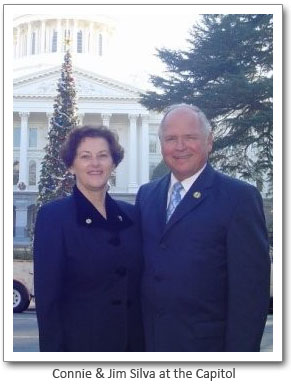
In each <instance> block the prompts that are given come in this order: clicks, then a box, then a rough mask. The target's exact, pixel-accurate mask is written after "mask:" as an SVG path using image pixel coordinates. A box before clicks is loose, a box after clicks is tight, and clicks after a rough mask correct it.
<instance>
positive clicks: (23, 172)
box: [18, 112, 29, 190]
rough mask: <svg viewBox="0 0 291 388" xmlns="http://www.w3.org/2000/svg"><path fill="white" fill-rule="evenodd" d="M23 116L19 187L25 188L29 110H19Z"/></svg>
mask: <svg viewBox="0 0 291 388" xmlns="http://www.w3.org/2000/svg"><path fill="white" fill-rule="evenodd" d="M19 116H20V118H21V132H20V158H19V182H18V188H19V189H20V190H25V188H26V186H27V145H28V116H29V113H28V112H19Z"/></svg>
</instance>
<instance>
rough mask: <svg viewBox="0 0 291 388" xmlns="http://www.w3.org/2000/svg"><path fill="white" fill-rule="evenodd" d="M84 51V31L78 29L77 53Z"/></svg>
mask: <svg viewBox="0 0 291 388" xmlns="http://www.w3.org/2000/svg"><path fill="white" fill-rule="evenodd" d="M82 51H83V33H82V31H78V33H77V53H81V52H82Z"/></svg>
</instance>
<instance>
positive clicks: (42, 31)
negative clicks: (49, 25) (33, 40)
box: [40, 20, 45, 54]
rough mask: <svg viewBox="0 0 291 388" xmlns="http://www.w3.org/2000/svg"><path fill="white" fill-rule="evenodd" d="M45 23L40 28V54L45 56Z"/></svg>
mask: <svg viewBox="0 0 291 388" xmlns="http://www.w3.org/2000/svg"><path fill="white" fill-rule="evenodd" d="M44 50H45V21H44V20H43V21H42V22H41V27H40V53H41V54H43V53H44V52H45V51H44Z"/></svg>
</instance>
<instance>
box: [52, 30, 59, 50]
mask: <svg viewBox="0 0 291 388" xmlns="http://www.w3.org/2000/svg"><path fill="white" fill-rule="evenodd" d="M57 46H58V33H57V31H54V32H53V39H52V52H53V53H56V52H57Z"/></svg>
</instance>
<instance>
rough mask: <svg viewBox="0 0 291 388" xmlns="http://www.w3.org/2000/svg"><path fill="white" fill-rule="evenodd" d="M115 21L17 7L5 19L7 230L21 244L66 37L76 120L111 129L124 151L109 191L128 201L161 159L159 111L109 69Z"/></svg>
mask: <svg viewBox="0 0 291 388" xmlns="http://www.w3.org/2000/svg"><path fill="white" fill-rule="evenodd" d="M114 35H115V25H114V22H113V21H112V20H110V19H109V18H106V17H105V16H93V15H92V16H91V17H90V16H89V17H86V18H84V17H76V16H71V17H70V16H69V15H65V16H60V15H58V16H52V15H31V14H27V15H21V16H17V17H15V18H14V20H13V55H14V62H13V64H14V67H13V150H14V153H13V158H14V159H13V193H14V200H13V236H14V245H15V246H24V245H27V244H29V241H30V238H29V233H30V230H31V228H32V226H33V223H34V219H35V215H36V214H35V203H36V198H37V193H38V181H39V178H40V169H41V162H42V159H43V156H44V147H45V145H46V144H47V141H48V129H49V123H50V118H51V116H52V113H53V104H54V99H55V97H56V94H57V90H56V88H57V82H58V79H59V77H60V74H61V65H62V63H63V59H64V54H65V40H66V38H68V37H69V38H70V40H71V47H70V50H71V53H72V63H73V76H74V79H75V83H76V88H77V106H78V116H79V120H80V124H81V125H82V124H83V125H85V124H88V125H100V124H103V125H106V126H108V127H109V128H110V129H112V130H113V131H115V132H116V133H117V134H118V136H119V140H120V143H121V145H122V146H123V147H124V149H125V158H124V160H123V162H122V163H121V164H120V165H119V166H118V167H117V169H116V172H115V175H114V177H113V178H114V179H112V182H111V188H110V192H111V193H112V195H113V196H114V197H117V198H122V199H124V200H127V201H134V197H135V194H136V192H137V190H138V188H139V186H140V185H141V184H143V183H145V182H148V181H149V179H150V177H151V174H152V172H153V170H154V168H155V167H156V166H157V165H158V163H159V162H160V160H161V153H160V147H159V141H158V125H159V123H160V120H161V117H160V115H159V114H157V113H154V112H150V111H148V110H147V109H146V108H145V107H143V106H142V105H141V104H140V103H139V95H140V92H142V91H143V90H141V89H139V88H138V87H137V86H136V85H133V84H131V83H130V82H129V83H127V82H124V80H123V79H122V80H121V79H118V78H119V77H117V76H116V74H110V69H111V68H112V64H113V63H114V64H115V68H118V61H119V59H118V56H117V57H114V52H113V51H112V48H113V47H114V44H113V43H114Z"/></svg>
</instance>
